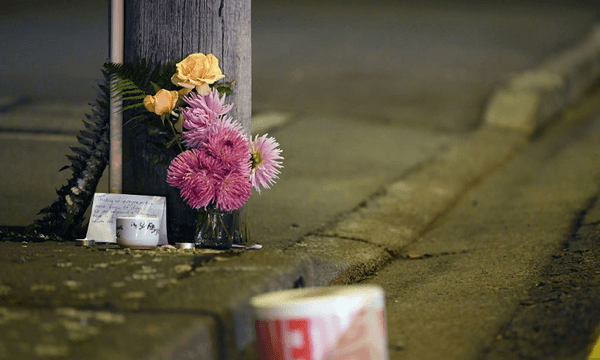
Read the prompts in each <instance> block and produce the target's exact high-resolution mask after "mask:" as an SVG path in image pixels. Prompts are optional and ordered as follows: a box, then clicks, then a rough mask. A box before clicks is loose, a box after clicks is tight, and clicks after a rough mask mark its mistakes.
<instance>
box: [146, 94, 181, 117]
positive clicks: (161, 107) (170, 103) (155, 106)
mask: <svg viewBox="0 0 600 360" xmlns="http://www.w3.org/2000/svg"><path fill="white" fill-rule="evenodd" d="M178 97H179V94H178V93H177V91H175V90H173V91H169V90H165V89H161V90H159V91H158V92H157V93H156V95H154V96H152V95H148V96H146V97H145V98H144V106H145V107H146V109H148V111H151V112H153V113H155V114H156V115H163V114H164V113H167V112H169V111H171V110H173V109H174V108H175V104H177V98H178Z"/></svg>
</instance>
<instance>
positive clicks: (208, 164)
mask: <svg viewBox="0 0 600 360" xmlns="http://www.w3.org/2000/svg"><path fill="white" fill-rule="evenodd" d="M225 174H226V170H225V169H224V168H223V166H222V165H221V164H220V163H219V161H217V160H216V159H215V158H213V157H212V156H210V155H209V154H208V153H207V152H206V151H202V150H198V149H192V150H186V151H184V152H182V153H181V154H179V155H178V156H177V157H176V158H175V159H173V161H171V165H170V166H169V170H168V171H167V183H168V184H169V185H171V186H173V187H176V188H179V189H180V191H181V196H182V197H183V199H184V200H185V201H187V203H188V204H189V205H190V207H192V208H194V209H199V208H201V207H206V206H208V205H209V204H210V203H212V202H214V201H215V200H216V197H217V192H216V191H217V185H218V184H219V182H220V179H221V177H222V176H224V175H225Z"/></svg>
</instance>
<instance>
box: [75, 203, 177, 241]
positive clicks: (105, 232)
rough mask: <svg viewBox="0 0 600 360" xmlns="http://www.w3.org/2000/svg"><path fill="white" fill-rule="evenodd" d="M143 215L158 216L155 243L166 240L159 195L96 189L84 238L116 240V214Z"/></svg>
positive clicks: (165, 213) (126, 215) (165, 224)
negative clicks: (117, 192) (131, 193)
mask: <svg viewBox="0 0 600 360" xmlns="http://www.w3.org/2000/svg"><path fill="white" fill-rule="evenodd" d="M128 216H146V217H156V218H159V219H160V229H159V232H160V234H159V241H158V244H159V245H164V244H167V205H166V199H165V197H163V196H143V195H125V194H104V193H96V194H95V195H94V202H93V205H92V214H91V215H90V224H89V226H88V230H87V235H86V239H90V240H96V242H109V243H114V242H116V241H117V240H116V230H115V225H116V221H117V218H119V217H128Z"/></svg>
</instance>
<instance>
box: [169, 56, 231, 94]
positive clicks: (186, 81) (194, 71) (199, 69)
mask: <svg viewBox="0 0 600 360" xmlns="http://www.w3.org/2000/svg"><path fill="white" fill-rule="evenodd" d="M224 77H225V75H223V73H222V72H221V69H220V68H219V60H218V59H217V58H216V57H215V56H214V55H213V54H208V55H204V54H202V53H196V54H191V55H189V56H188V57H186V58H185V59H183V60H182V61H181V62H179V63H177V72H176V73H175V75H173V77H171V81H172V82H173V84H175V85H178V86H183V87H185V88H188V89H193V88H196V90H197V91H198V93H206V89H207V87H208V86H207V85H209V84H214V83H215V81H219V80H221V79H222V78H224Z"/></svg>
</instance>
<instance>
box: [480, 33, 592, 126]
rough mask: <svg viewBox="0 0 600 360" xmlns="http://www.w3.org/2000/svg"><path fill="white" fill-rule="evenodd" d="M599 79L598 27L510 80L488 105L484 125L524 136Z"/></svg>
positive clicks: (542, 124)
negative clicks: (580, 39) (576, 43)
mask: <svg viewBox="0 0 600 360" xmlns="http://www.w3.org/2000/svg"><path fill="white" fill-rule="evenodd" d="M599 77H600V25H595V26H594V27H593V28H592V30H591V32H590V33H589V34H588V36H587V37H586V38H585V39H584V40H583V41H582V42H581V43H579V44H578V45H577V46H575V47H573V48H571V49H569V50H567V51H564V52H562V53H560V54H559V55H558V56H556V57H553V58H550V59H548V60H547V61H545V62H544V63H542V64H541V66H539V67H538V68H536V69H533V70H529V71H525V72H523V73H521V74H519V75H517V76H515V77H514V78H512V79H511V80H510V81H509V82H508V83H507V84H506V85H505V86H504V87H502V88H501V89H500V90H498V91H497V92H496V93H495V94H494V95H493V96H492V97H491V99H490V101H489V102H488V106H487V108H486V110H485V113H484V116H483V119H484V122H485V123H486V124H490V125H496V126H501V127H506V128H512V129H516V130H519V131H522V132H524V133H526V134H532V133H535V132H537V131H538V130H540V129H541V128H542V127H543V126H544V125H545V124H546V123H547V122H548V121H549V120H550V118H552V116H553V115H555V114H556V113H557V112H558V111H560V110H561V109H564V108H565V107H566V106H567V105H569V104H571V103H572V102H573V101H574V100H576V99H577V98H578V97H580V96H581V95H582V94H583V93H584V92H585V91H586V90H587V89H589V88H590V86H591V85H592V84H593V83H594V82H595V81H596V80H597V79H598V78H599Z"/></svg>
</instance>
